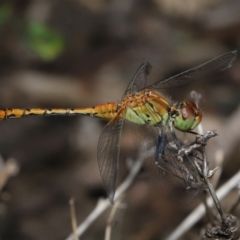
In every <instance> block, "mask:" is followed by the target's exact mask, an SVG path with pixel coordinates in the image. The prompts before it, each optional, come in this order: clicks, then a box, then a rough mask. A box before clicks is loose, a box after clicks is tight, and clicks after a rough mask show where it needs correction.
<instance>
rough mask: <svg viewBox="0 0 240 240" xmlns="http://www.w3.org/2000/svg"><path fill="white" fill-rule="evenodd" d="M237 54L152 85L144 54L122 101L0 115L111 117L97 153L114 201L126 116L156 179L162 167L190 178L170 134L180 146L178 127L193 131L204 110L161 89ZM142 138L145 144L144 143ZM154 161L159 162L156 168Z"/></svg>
mask: <svg viewBox="0 0 240 240" xmlns="http://www.w3.org/2000/svg"><path fill="white" fill-rule="evenodd" d="M236 55H237V51H231V52H228V53H226V54H224V55H221V56H219V57H217V58H214V59H212V60H210V61H208V62H206V63H204V64H202V65H200V66H197V67H195V68H192V69H190V70H187V71H184V72H182V73H180V74H177V75H175V76H173V77H170V78H167V79H164V80H160V81H157V82H156V83H154V84H152V85H149V86H147V77H148V75H149V74H150V71H151V68H152V66H151V64H150V63H149V62H148V61H146V60H145V61H144V62H143V63H142V64H141V65H140V67H139V68H138V70H137V72H136V73H135V75H134V76H133V78H132V79H131V81H130V83H129V85H128V87H127V89H126V91H125V93H124V95H123V97H122V99H121V101H120V102H106V103H103V104H99V105H96V106H94V107H87V108H30V109H27V108H25V109H18V108H12V109H2V110H0V119H2V120H3V119H10V118H16V119H17V118H23V117H30V116H52V115H65V116H66V115H67V116H74V115H88V116H91V117H96V118H101V119H105V120H108V123H107V125H106V126H105V127H104V129H103V131H102V133H101V135H100V137H99V141H98V147H97V159H98V165H99V170H100V174H101V177H102V180H103V184H104V186H105V189H106V191H107V194H108V198H109V200H110V202H111V203H113V202H114V194H115V188H116V179H117V172H118V161H119V153H120V140H121V133H122V128H123V123H124V121H128V122H130V123H131V124H132V130H133V131H132V132H133V136H134V139H135V140H136V143H137V144H139V145H141V146H145V147H142V150H140V154H142V156H141V159H143V161H144V162H147V165H148V167H149V168H150V169H153V170H151V171H150V172H151V174H152V175H153V177H154V178H156V179H158V178H159V176H160V175H161V174H162V172H161V171H164V172H169V173H171V174H172V175H173V178H175V177H178V178H185V180H186V176H183V175H186V174H185V173H186V171H183V167H182V165H180V163H179V160H178V159H177V158H176V155H175V156H173V155H171V152H172V151H171V147H170V144H169V141H170V139H171V140H173V142H175V143H176V146H177V147H179V141H178V139H177V138H176V135H175V131H174V129H177V130H179V131H181V132H192V130H193V129H194V128H196V127H197V126H198V124H199V123H200V122H201V120H202V112H201V110H200V109H199V108H198V106H197V105H196V104H195V103H194V102H193V101H191V100H184V101H182V102H180V103H179V104H175V103H173V102H172V101H171V100H169V99H168V98H166V97H164V96H163V95H162V94H161V93H159V89H162V88H169V87H177V86H180V85H184V84H187V83H190V82H193V81H198V80H200V79H202V78H205V77H207V76H211V75H214V74H216V73H217V72H220V71H223V70H225V69H228V68H229V67H231V66H232V63H233V61H234V60H235V59H236ZM141 129H145V130H147V131H145V132H148V135H143V134H141V133H140V132H141V131H140V130H141ZM144 143H146V144H145V145H144ZM150 145H151V146H153V148H152V149H153V150H152V151H150V152H148V155H146V153H145V152H146V150H149V149H150V148H149V146H150ZM146 146H147V147H146ZM141 151H142V152H141ZM175 152H176V151H175ZM144 154H145V155H144ZM155 164H157V165H158V168H157V167H156V166H155ZM188 171H189V170H188ZM192 177H193V175H190V177H188V178H192Z"/></svg>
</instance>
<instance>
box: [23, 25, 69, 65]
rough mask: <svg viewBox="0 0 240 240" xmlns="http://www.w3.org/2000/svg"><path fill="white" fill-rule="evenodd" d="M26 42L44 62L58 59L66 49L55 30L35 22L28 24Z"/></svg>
mask: <svg viewBox="0 0 240 240" xmlns="http://www.w3.org/2000/svg"><path fill="white" fill-rule="evenodd" d="M23 37H24V42H25V44H26V45H27V47H28V48H29V49H31V50H32V51H33V52H34V53H36V54H37V55H38V56H39V57H40V58H41V59H42V60H44V61H52V60H54V59H56V58H57V57H58V56H59V54H61V53H62V51H63V49H64V41H63V39H62V38H61V37H60V35H59V34H57V33H56V32H55V31H54V30H52V29H50V28H48V27H47V26H44V25H42V24H40V23H37V22H34V21H28V22H27V23H26V29H25V31H24V36H23Z"/></svg>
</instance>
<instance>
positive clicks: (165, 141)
mask: <svg viewBox="0 0 240 240" xmlns="http://www.w3.org/2000/svg"><path fill="white" fill-rule="evenodd" d="M132 127H133V134H134V135H133V138H134V141H135V144H137V146H140V147H139V148H138V149H139V156H138V159H139V160H140V161H141V162H142V164H143V167H144V168H145V169H146V171H147V173H148V175H149V176H150V178H151V179H152V180H154V182H156V183H157V184H158V185H159V186H160V187H161V189H162V190H164V191H166V192H167V191H169V190H171V189H173V187H174V186H176V187H177V189H178V190H180V191H181V192H185V191H188V192H190V193H191V194H196V193H197V192H198V191H199V189H200V184H198V183H199V181H198V177H199V174H198V171H197V168H196V167H195V165H194V164H193V163H194V161H193V158H191V159H189V158H187V157H183V161H180V160H179V159H178V157H177V154H178V149H177V148H176V146H171V144H173V145H174V140H173V137H172V134H171V132H170V130H169V129H167V128H161V129H158V128H157V127H149V126H148V125H137V124H132ZM159 130H160V131H159ZM163 145H165V146H163ZM192 183H193V184H192ZM195 183H196V184H195Z"/></svg>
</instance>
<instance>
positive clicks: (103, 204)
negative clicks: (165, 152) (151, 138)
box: [66, 161, 142, 240]
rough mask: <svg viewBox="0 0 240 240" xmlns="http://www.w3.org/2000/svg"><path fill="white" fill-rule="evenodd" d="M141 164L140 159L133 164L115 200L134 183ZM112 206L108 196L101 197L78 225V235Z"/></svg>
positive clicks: (68, 239)
mask: <svg viewBox="0 0 240 240" xmlns="http://www.w3.org/2000/svg"><path fill="white" fill-rule="evenodd" d="M141 166H142V165H141V162H140V161H136V162H135V163H134V164H133V165H132V168H131V171H130V172H129V174H128V176H127V177H126V179H125V180H124V181H123V183H122V184H121V185H120V186H119V187H118V188H117V190H116V193H115V198H114V201H116V200H117V199H118V198H119V197H120V196H121V195H122V194H123V193H124V192H126V190H127V189H128V188H129V187H130V186H131V185H132V182H133V181H134V179H135V177H136V176H137V174H138V173H139V171H140V169H141ZM110 206H111V203H110V202H109V200H108V198H106V199H99V201H98V203H97V206H96V207H95V209H94V210H93V211H92V213H90V215H89V216H88V217H87V218H86V219H85V221H84V222H83V223H82V224H81V225H80V226H78V228H77V230H76V233H77V235H78V236H81V235H82V234H83V233H84V232H85V231H86V230H87V229H88V227H89V226H90V225H91V224H92V223H93V222H94V221H95V220H96V219H97V218H98V217H99V216H100V215H101V214H102V213H103V212H104V211H105V210H106V209H107V208H108V207H110ZM66 240H74V236H73V234H71V235H70V236H68V237H67V238H66Z"/></svg>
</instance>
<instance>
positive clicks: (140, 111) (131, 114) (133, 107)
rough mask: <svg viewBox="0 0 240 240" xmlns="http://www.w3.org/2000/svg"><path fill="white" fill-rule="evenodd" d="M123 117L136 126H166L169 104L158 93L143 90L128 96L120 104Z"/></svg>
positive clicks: (168, 116) (168, 117)
mask: <svg viewBox="0 0 240 240" xmlns="http://www.w3.org/2000/svg"><path fill="white" fill-rule="evenodd" d="M121 109H123V111H122V112H123V117H124V118H125V119H127V120H129V121H131V122H134V123H137V124H148V125H152V126H156V125H159V124H161V125H164V126H165V125H167V123H168V121H169V119H170V109H171V107H170V102H169V100H168V99H166V98H165V97H163V96H162V95H160V94H159V93H157V92H155V91H153V90H149V89H145V90H142V91H140V92H137V93H135V94H128V95H126V97H125V98H123V100H122V102H121Z"/></svg>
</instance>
